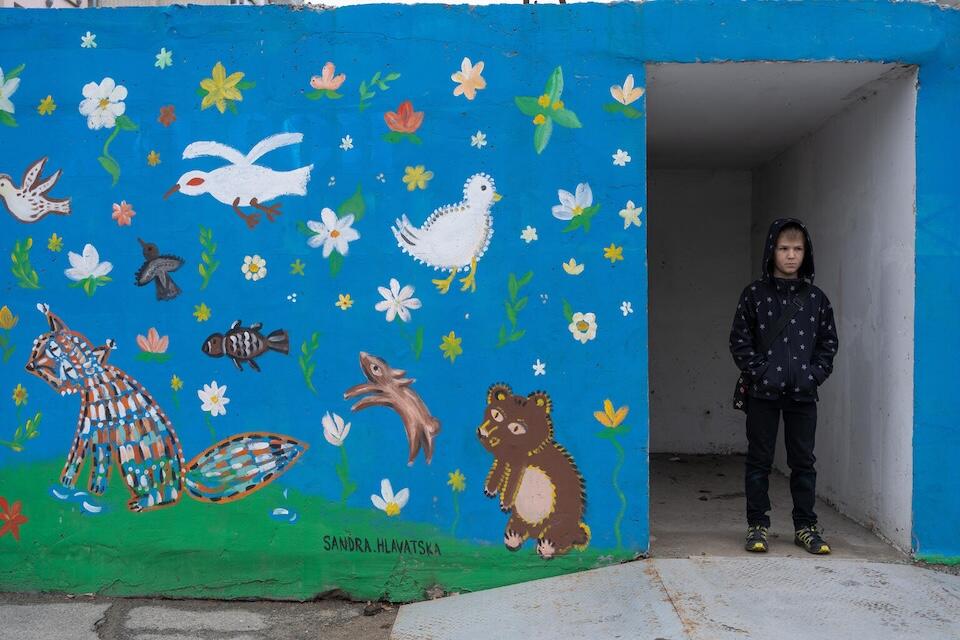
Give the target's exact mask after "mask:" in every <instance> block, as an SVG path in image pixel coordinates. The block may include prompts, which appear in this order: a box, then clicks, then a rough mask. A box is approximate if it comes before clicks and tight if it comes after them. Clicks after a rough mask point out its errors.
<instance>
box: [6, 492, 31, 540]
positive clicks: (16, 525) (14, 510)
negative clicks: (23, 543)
mask: <svg viewBox="0 0 960 640" xmlns="http://www.w3.org/2000/svg"><path fill="white" fill-rule="evenodd" d="M26 521H27V518H26V517H25V516H24V515H23V514H21V513H20V501H19V500H17V501H16V502H14V503H13V507H10V506H9V505H8V504H7V499H6V498H3V497H0V522H2V523H3V526H2V527H0V538H2V537H3V536H5V535H6V534H7V532H10V533H11V534H13V539H14V540H17V541H19V540H20V525H22V524H23V523H25V522H26Z"/></svg>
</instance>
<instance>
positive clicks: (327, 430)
mask: <svg viewBox="0 0 960 640" xmlns="http://www.w3.org/2000/svg"><path fill="white" fill-rule="evenodd" d="M320 423H321V424H322V425H323V437H324V438H326V439H327V442H329V443H330V444H332V445H333V446H335V447H339V446H340V445H342V444H343V441H344V440H346V439H347V435H348V434H349V433H350V423H349V422H347V423H344V421H343V418H341V417H340V416H339V415H337V414H336V413H335V414H333V416H331V415H330V412H329V411H328V412H327V413H326V414H325V415H324V416H323V418H321V419H320Z"/></svg>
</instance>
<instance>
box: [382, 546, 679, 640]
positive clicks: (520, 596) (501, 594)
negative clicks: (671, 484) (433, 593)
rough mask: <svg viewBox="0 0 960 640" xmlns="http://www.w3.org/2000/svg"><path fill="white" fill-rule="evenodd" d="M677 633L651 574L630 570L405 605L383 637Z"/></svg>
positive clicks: (573, 638)
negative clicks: (390, 629) (386, 635)
mask: <svg viewBox="0 0 960 640" xmlns="http://www.w3.org/2000/svg"><path fill="white" fill-rule="evenodd" d="M682 633H683V629H682V627H681V625H680V620H679V618H678V616H677V615H676V612H675V611H674V610H673V606H672V605H671V603H670V600H669V598H668V597H667V594H666V593H665V592H664V590H663V588H662V586H661V585H660V581H659V578H658V577H657V575H656V572H655V571H654V570H653V567H652V566H651V565H649V564H647V563H645V562H636V563H632V564H625V565H619V566H614V567H607V568H605V569H602V570H600V572H597V571H586V572H581V573H574V574H569V575H565V576H559V577H556V578H548V579H545V580H534V581H532V582H526V583H522V584H516V585H512V586H509V587H502V588H500V589H491V590H489V591H481V592H477V593H470V594H465V595H458V596H449V597H447V598H442V599H440V600H433V601H430V602H420V603H416V604H410V605H405V606H403V607H401V608H400V613H399V614H398V615H397V620H396V622H395V623H394V626H393V633H392V634H391V636H390V637H391V639H392V640H446V639H451V640H452V639H454V638H456V639H457V640H470V639H473V638H477V639H482V640H489V639H490V638H523V639H524V640H548V639H549V640H556V639H557V638H563V639H564V640H578V639H580V638H589V639H590V640H595V639H597V638H630V639H631V640H655V639H657V638H682V637H683V636H682Z"/></svg>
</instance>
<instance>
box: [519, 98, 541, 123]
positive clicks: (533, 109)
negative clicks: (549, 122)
mask: <svg viewBox="0 0 960 640" xmlns="http://www.w3.org/2000/svg"><path fill="white" fill-rule="evenodd" d="M513 101H514V103H516V105H517V108H518V109H520V111H521V112H522V113H523V114H524V115H526V116H530V117H531V118H532V117H533V116H535V115H537V114H538V113H543V109H541V108H540V105H539V104H537V99H536V98H534V97H531V96H517V97H515V98H514V99H513Z"/></svg>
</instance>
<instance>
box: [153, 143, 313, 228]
mask: <svg viewBox="0 0 960 640" xmlns="http://www.w3.org/2000/svg"><path fill="white" fill-rule="evenodd" d="M302 141H303V134H302V133H278V134H275V135H272V136H269V137H267V138H264V139H263V140H261V141H260V142H258V143H257V144H255V145H254V147H253V148H252V149H250V152H249V153H247V154H246V155H243V154H242V153H240V152H239V151H237V150H236V149H234V148H233V147H228V146H227V145H225V144H222V143H219V142H212V141H207V140H200V141H197V142H192V143H190V144H189V145H187V148H186V149H184V150H183V157H184V158H185V159H189V158H199V157H201V156H216V157H219V158H223V159H225V160H229V161H230V162H231V164H229V165H227V166H225V167H220V168H219V169H214V170H213V171H188V172H186V173H185V174H183V175H182V176H180V179H179V180H177V184H175V185H173V186H172V187H170V189H169V190H168V191H167V192H166V193H165V194H164V195H163V197H164V198H168V197H170V196H171V195H173V194H174V193H176V192H177V191H179V192H180V193H182V194H184V195H188V196H196V195H201V194H204V193H208V194H210V195H211V196H213V197H214V198H215V199H216V200H219V201H220V202H222V203H224V204H229V205H230V206H232V207H233V210H234V212H236V214H237V215H238V216H240V217H241V218H243V220H244V221H245V222H246V223H247V226H248V227H249V228H251V229H253V228H254V227H256V226H257V224H258V223H259V222H260V214H259V213H249V214H248V213H244V212H243V211H242V210H241V209H240V207H253V208H255V209H259V210H260V211H263V212H264V213H265V214H266V215H267V219H268V220H270V222H273V221H274V218H275V217H276V216H278V215H280V213H281V211H280V204H279V203H277V204H274V205H272V206H269V207H265V206H263V203H264V202H269V201H270V200H273V199H275V198H279V197H280V196H291V195H293V196H303V195H306V193H307V182H308V181H309V180H310V171H311V170H312V169H313V165H312V164H311V165H307V166H306V167H300V168H299V169H294V170H292V171H275V170H273V169H268V168H266V167H261V166H260V165H258V164H254V163H255V162H256V161H257V160H259V159H260V157H261V156H263V155H265V154H266V153H268V152H270V151H273V150H274V149H278V148H280V147H286V146H288V145H291V144H299V143H300V142H302Z"/></svg>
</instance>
